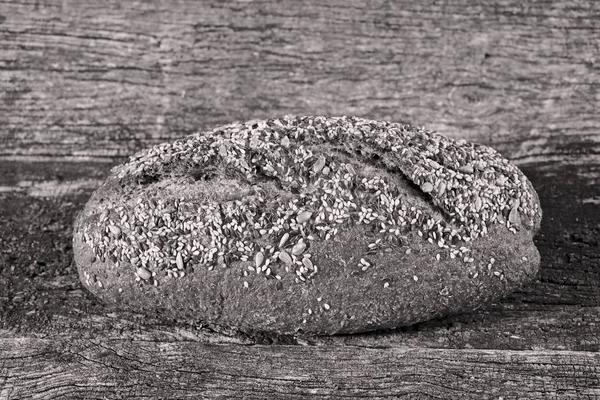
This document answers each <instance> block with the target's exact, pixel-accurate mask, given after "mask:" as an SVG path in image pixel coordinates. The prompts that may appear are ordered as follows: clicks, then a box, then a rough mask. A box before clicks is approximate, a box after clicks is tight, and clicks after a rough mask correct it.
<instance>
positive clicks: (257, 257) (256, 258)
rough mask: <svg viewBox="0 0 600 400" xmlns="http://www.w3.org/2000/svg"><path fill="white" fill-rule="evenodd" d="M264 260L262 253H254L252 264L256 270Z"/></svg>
mask: <svg viewBox="0 0 600 400" xmlns="http://www.w3.org/2000/svg"><path fill="white" fill-rule="evenodd" d="M264 259H265V255H264V254H263V252H262V251H259V252H258V253H256V255H255V256H254V264H255V265H256V268H258V267H260V266H261V264H262V263H263V260H264Z"/></svg>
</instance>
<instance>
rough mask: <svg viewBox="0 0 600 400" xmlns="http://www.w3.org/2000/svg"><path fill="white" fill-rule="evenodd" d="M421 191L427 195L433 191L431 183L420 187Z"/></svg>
mask: <svg viewBox="0 0 600 400" xmlns="http://www.w3.org/2000/svg"><path fill="white" fill-rule="evenodd" d="M421 190H422V191H423V193H429V192H431V191H432V190H433V185H432V184H431V182H425V183H424V184H423V186H421Z"/></svg>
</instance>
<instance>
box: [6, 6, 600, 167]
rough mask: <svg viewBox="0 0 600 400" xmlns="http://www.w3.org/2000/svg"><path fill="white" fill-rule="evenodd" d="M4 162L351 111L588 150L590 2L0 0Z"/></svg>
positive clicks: (514, 151) (492, 140)
mask: <svg viewBox="0 0 600 400" xmlns="http://www.w3.org/2000/svg"><path fill="white" fill-rule="evenodd" d="M0 15H3V16H4V18H3V22H2V24H0V54H1V55H0V82H2V85H3V87H4V89H3V90H2V93H1V94H0V96H2V98H1V99H2V101H0V137H3V138H4V139H5V140H4V143H3V144H2V146H1V147H0V154H3V155H21V156H40V155H53V156H108V157H112V156H125V155H129V154H130V153H131V152H132V151H134V150H136V149H140V148H142V147H146V146H148V145H150V144H152V143H156V142H160V141H164V140H168V139H171V138H174V137H180V136H183V135H184V134H187V133H190V132H194V131H197V130H203V129H207V128H212V127H214V126H216V125H219V124H223V123H229V122H232V121H234V120H246V119H252V118H268V117H271V116H276V115H282V114H286V113H294V114H328V115H339V114H351V115H357V116H362V117H368V118H373V119H388V120H394V121H403V122H410V123H413V124H416V125H419V126H421V125H424V126H427V127H428V128H430V129H434V130H438V131H440V132H442V133H445V134H447V135H450V136H454V137H464V138H467V139H470V140H475V141H479V142H482V143H484V144H491V145H493V146H494V147H496V148H497V149H498V150H499V151H500V152H502V153H503V154H504V155H506V156H508V157H509V158H511V159H513V160H523V161H527V162H535V161H540V160H542V161H543V160H548V159H554V160H556V159H557V158H559V159H565V158H572V157H578V156H580V155H581V154H586V155H593V156H594V160H595V161H596V162H597V160H598V154H599V153H600V141H599V140H598V131H597V109H598V105H599V104H600V92H599V88H600V68H599V67H598V65H599V64H598V60H597V57H598V54H599V52H600V35H599V34H598V31H599V29H600V10H599V9H598V7H597V3H596V2H595V1H593V0H588V1H576V2H572V1H553V2H548V1H542V0H539V1H531V2H527V3H526V4H523V2H521V1H517V0H502V1H495V2H489V3H478V4H474V3H473V2H470V1H468V0H452V1H450V0H449V1H442V2H434V1H425V2H419V3H414V2H409V1H401V2H388V1H383V0H379V1H372V2H369V5H368V6H364V5H363V3H362V2H358V1H341V0H337V1H333V2H326V3H322V2H310V3H306V2H302V3H298V2H294V1H291V0H286V1H278V2H269V1H256V2H254V1H249V2H246V1H244V2H220V1H216V0H213V1H203V2H202V3H198V2H194V1H191V0H189V1H179V2H178V3H177V5H176V6H173V5H172V2H169V1H165V0H163V1H159V0H154V1H148V2H144V3H137V2H122V1H114V0H113V1H106V2H102V4H100V3H95V2H92V1H90V0H86V1H82V0H80V1H63V2H53V1H38V2H26V1H21V0H18V1H11V2H8V3H6V2H2V3H0Z"/></svg>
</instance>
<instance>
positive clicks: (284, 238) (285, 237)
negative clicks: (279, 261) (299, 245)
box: [279, 232, 290, 249]
mask: <svg viewBox="0 0 600 400" xmlns="http://www.w3.org/2000/svg"><path fill="white" fill-rule="evenodd" d="M289 238H290V234H289V233H287V232H286V233H284V234H283V236H282V237H281V239H280V240H279V248H280V249H281V248H282V247H283V246H284V245H285V243H286V242H287V241H288V239H289Z"/></svg>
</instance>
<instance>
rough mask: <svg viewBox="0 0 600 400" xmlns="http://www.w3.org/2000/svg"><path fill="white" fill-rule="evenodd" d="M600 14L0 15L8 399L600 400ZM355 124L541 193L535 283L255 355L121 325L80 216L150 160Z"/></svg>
mask: <svg viewBox="0 0 600 400" xmlns="http://www.w3.org/2000/svg"><path fill="white" fill-rule="evenodd" d="M599 110H600V3H599V2H598V1H596V0H580V1H566V0H562V1H549V0H535V1H527V2H523V1H521V0H501V1H494V2H492V1H478V2H474V1H470V0H445V1H440V0H438V1H431V0H427V1H409V0H405V1H383V0H374V1H368V2H361V1H354V0H336V1H327V2H325V1H322V2H316V1H313V2H299V1H293V0H278V1H276V0H262V1H260V0H256V1H252V0H246V1H230V2H221V1H217V0H213V1H167V0H162V1H161V0H146V1H116V0H113V1H101V2H100V1H93V0H63V1H58V0H56V1H52V0H15V1H11V0H8V1H0V399H22V398H48V399H54V398H56V399H59V398H86V399H90V398H103V399H104V398H111V399H112V398H137V397H149V398H163V397H171V398H183V397H199V398H204V397H211V398H213V397H214V398H242V397H243V398H278V397H282V398H304V397H306V396H309V397H314V398H329V397H339V398H342V397H370V398H384V397H385V398H407V399H411V398H462V399H470V398H473V399H479V398H490V399H492V398H493V399H516V398H519V399H521V398H572V399H575V398H577V399H582V398H583V399H585V398H600V353H599V352H598V351H599V350H600V250H599V243H600V132H599V130H600V117H599ZM287 113H291V114H299V115H303V114H304V115H311V114H312V115H314V114H327V115H342V114H349V115H356V116H361V117H367V118H372V119H386V120H392V121H399V122H408V123H412V124H415V125H419V126H421V125H424V126H426V127H427V128H430V129H434V130H437V131H439V132H441V133H443V134H446V135H448V136H451V137H455V138H466V139H468V140H472V141H476V142H479V143H482V144H486V145H491V146H493V147H495V148H496V149H497V150H499V151H500V152H501V153H502V154H503V155H504V156H505V157H507V158H509V159H511V160H513V161H514V162H515V163H516V164H517V165H518V166H519V167H520V168H521V169H522V170H523V171H524V172H525V174H526V175H527V176H528V177H529V178H530V179H531V181H532V182H533V184H534V186H535V188H536V190H537V191H538V193H539V195H540V198H541V203H542V208H543V210H544V220H543V223H542V229H541V231H540V233H539V234H538V236H537V237H536V239H535V241H536V245H537V246H538V248H539V250H540V253H541V255H542V266H541V271H540V274H539V280H538V281H536V282H535V283H533V284H531V285H529V286H527V287H525V288H523V290H521V291H519V292H517V293H515V294H514V295H512V296H510V297H509V298H507V299H505V300H503V301H500V302H498V303H496V304H492V305H490V306H488V307H486V308H484V309H481V310H479V311H477V312H473V313H469V314H465V315H459V316H454V317H451V318H446V319H440V320H435V321H430V322H427V323H423V324H420V325H417V326H414V327H411V328H404V329H399V330H396V331H391V332H389V331H388V332H376V333H371V334H365V335H355V336H339V337H320V338H319V337H317V338H311V337H299V338H289V337H287V338H269V337H262V338H257V339H250V338H247V337H241V336H233V337H229V336H225V335H222V334H218V333H215V332H210V331H208V330H206V329H205V328H202V327H201V326H200V325H198V324H197V323H194V322H193V321H190V322H185V323H184V322H179V323H174V322H169V321H158V320H151V319H148V318H144V317H143V316H141V315H136V314H128V313H121V312H115V311H114V310H111V309H107V308H105V307H104V306H102V305H101V304H99V303H98V302H97V301H95V300H94V298H92V297H91V296H90V295H89V294H88V293H87V292H86V291H85V290H84V289H83V287H82V285H81V284H80V283H79V281H78V279H77V276H76V271H75V266H74V264H73V260H72V249H71V245H70V240H71V234H72V231H71V229H72V228H71V226H72V222H73V219H74V216H75V214H76V213H77V212H78V211H79V210H80V209H81V208H82V207H83V204H84V203H85V201H86V200H87V198H88V197H89V196H90V194H91V192H92V191H93V189H94V188H95V187H97V186H98V185H99V183H100V182H101V181H102V179H104V177H105V176H106V175H107V174H108V171H109V169H110V167H111V166H113V165H115V164H117V163H121V162H123V161H125V159H126V157H127V156H128V155H130V154H132V153H133V152H135V151H136V150H139V149H142V148H144V147H147V146H150V145H152V144H156V143H159V142H162V141H167V140H171V139H174V138H178V137H182V136H184V135H186V134H190V133H192V132H196V131H199V130H204V129H209V128H212V127H215V126H217V125H219V124H225V123H229V122H233V121H236V120H239V121H243V120H247V119H256V118H268V117H273V116H281V115H283V114H287Z"/></svg>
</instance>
